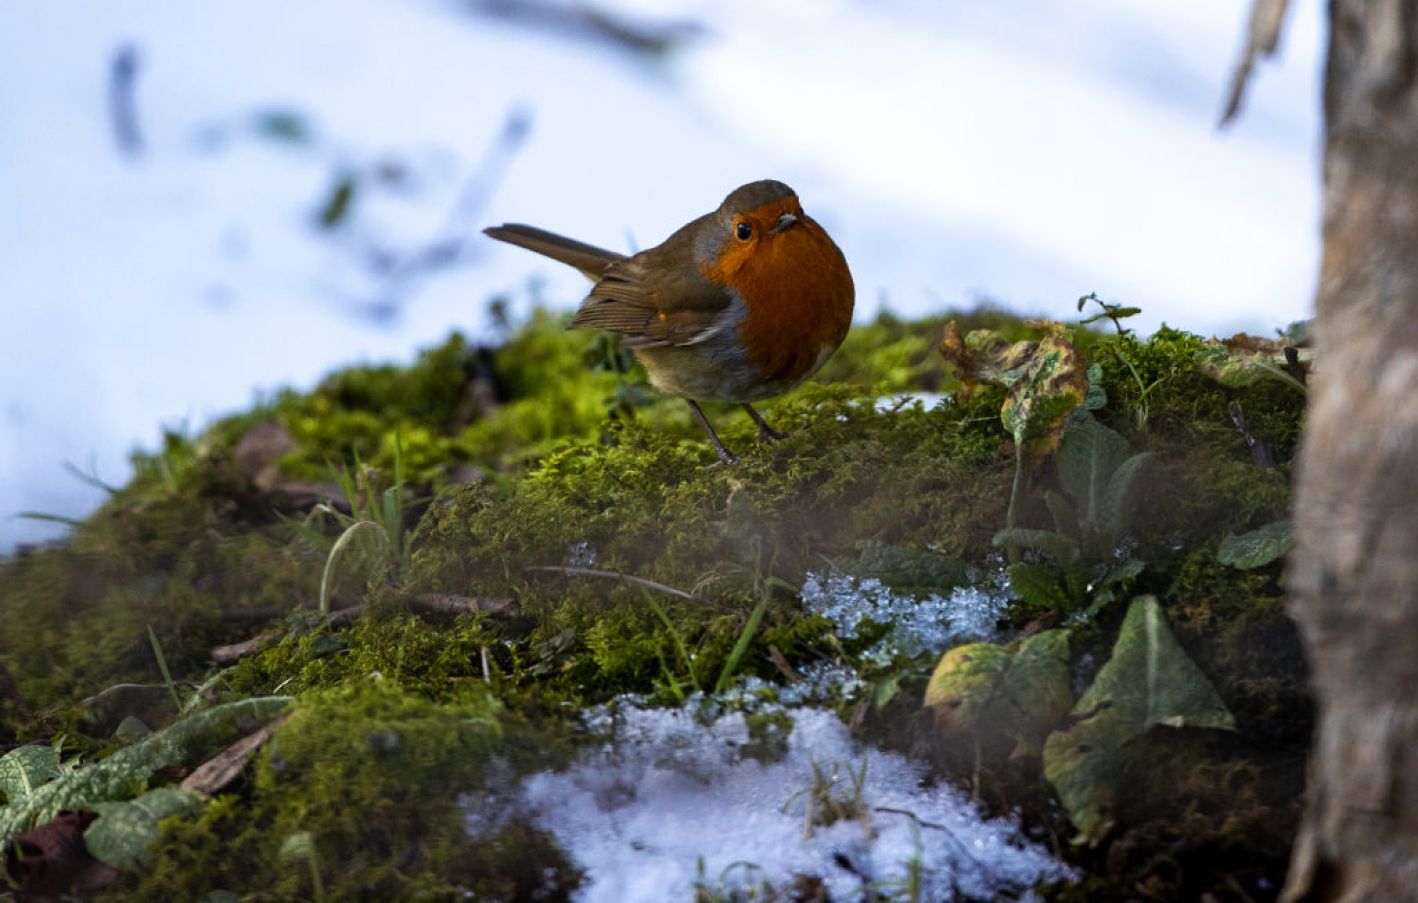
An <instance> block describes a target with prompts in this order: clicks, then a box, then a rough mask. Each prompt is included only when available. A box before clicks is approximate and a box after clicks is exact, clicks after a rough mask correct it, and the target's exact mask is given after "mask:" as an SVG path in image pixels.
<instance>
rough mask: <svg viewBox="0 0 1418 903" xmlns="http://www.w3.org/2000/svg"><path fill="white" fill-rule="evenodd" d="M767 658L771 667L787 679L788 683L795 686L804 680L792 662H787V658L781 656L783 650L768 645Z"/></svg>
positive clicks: (770, 644)
mask: <svg viewBox="0 0 1418 903" xmlns="http://www.w3.org/2000/svg"><path fill="white" fill-rule="evenodd" d="M768 657H769V658H770V659H772V660H773V667H775V668H777V669H778V671H779V672H780V673H781V674H782V675H783V676H784V677H786V678H787V679H788V683H790V684H795V683H798V682H799V681H801V680H804V677H803V675H802V673H801V672H800V671H798V669H797V668H794V667H793V665H792V662H789V661H788V657H787V656H786V655H784V654H783V650H781V649H779V648H778V647H777V646H775V645H773V644H772V643H769V644H768Z"/></svg>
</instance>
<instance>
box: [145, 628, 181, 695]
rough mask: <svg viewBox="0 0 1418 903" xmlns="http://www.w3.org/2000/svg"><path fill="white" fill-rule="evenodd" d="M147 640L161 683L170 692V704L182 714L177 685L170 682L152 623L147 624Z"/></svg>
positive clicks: (164, 659)
mask: <svg viewBox="0 0 1418 903" xmlns="http://www.w3.org/2000/svg"><path fill="white" fill-rule="evenodd" d="M148 642H150V643H152V644H153V655H154V656H156V657H157V660H158V670H159V671H161V672H162V679H163V683H165V684H166V685H167V691H168V692H169V693H171V694H172V704H173V706H175V707H176V708H177V714H179V715H181V714H182V697H180V696H178V695H177V685H176V684H174V683H173V682H172V672H171V671H169V670H167V659H166V658H164V657H163V654H162V643H159V642H158V635H157V634H156V633H154V632H153V625H151V624H149V625H148Z"/></svg>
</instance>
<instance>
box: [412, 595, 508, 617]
mask: <svg viewBox="0 0 1418 903" xmlns="http://www.w3.org/2000/svg"><path fill="white" fill-rule="evenodd" d="M409 607H410V608H412V609H414V610H415V611H423V612H430V613H432V614H440V615H461V614H467V613H469V612H474V611H480V612H482V613H483V614H489V615H515V614H516V613H517V600H516V599H514V598H512V597H511V596H488V597H484V596H459V595H455V594H453V593H420V594H419V595H417V596H414V597H413V598H412V599H410V600H409Z"/></svg>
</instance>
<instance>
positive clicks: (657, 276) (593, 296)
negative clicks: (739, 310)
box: [571, 221, 729, 348]
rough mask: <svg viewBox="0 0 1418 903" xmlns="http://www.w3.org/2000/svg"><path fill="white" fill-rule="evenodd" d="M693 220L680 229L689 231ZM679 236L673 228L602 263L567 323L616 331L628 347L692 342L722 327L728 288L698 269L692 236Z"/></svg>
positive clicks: (693, 226)
mask: <svg viewBox="0 0 1418 903" xmlns="http://www.w3.org/2000/svg"><path fill="white" fill-rule="evenodd" d="M697 224H698V221H695V222H694V223H690V224H689V225H688V226H686V227H684V229H682V230H681V232H690V233H692V232H693V230H694V229H695V227H696V226H697ZM680 239H681V236H680V234H679V233H676V234H675V235H674V236H671V237H670V239H668V240H667V241H666V242H665V243H664V244H662V245H659V246H657V247H654V248H650V249H648V250H645V251H642V252H640V253H639V254H636V255H635V256H634V257H626V258H624V259H622V260H617V261H616V262H615V263H613V264H611V265H610V266H608V267H606V270H605V272H604V273H603V274H602V275H601V278H600V279H599V280H598V281H597V282H596V285H595V286H594V287H593V288H592V289H591V293H590V295H588V296H587V297H586V300H585V301H583V302H581V308H580V309H579V310H577V311H576V316H575V317H574V318H573V319H572V321H571V328H572V329H609V330H610V331H612V332H618V333H621V334H622V335H623V336H625V340H624V344H625V345H626V346H627V347H630V348H662V347H666V346H671V345H694V344H697V343H699V342H703V341H705V340H706V339H708V338H710V337H711V336H713V335H714V334H715V333H716V332H718V331H719V330H720V329H722V328H724V327H725V319H724V317H723V316H722V315H723V313H724V312H725V310H726V309H727V308H728V306H729V294H728V292H727V291H726V290H725V289H724V287H723V286H720V285H716V284H714V283H713V282H710V281H709V280H708V279H707V278H706V277H705V276H704V275H703V274H701V273H700V271H699V265H698V262H697V261H696V260H695V258H694V246H693V243H692V241H690V240H687V239H685V240H680Z"/></svg>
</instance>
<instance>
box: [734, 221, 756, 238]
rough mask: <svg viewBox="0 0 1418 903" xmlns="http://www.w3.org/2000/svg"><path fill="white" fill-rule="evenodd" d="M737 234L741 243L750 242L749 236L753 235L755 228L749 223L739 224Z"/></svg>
mask: <svg viewBox="0 0 1418 903" xmlns="http://www.w3.org/2000/svg"><path fill="white" fill-rule="evenodd" d="M737 233H738V237H739V241H748V239H749V236H751V235H753V227H752V226H750V225H749V224H748V223H739V227H738V230H737Z"/></svg>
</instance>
